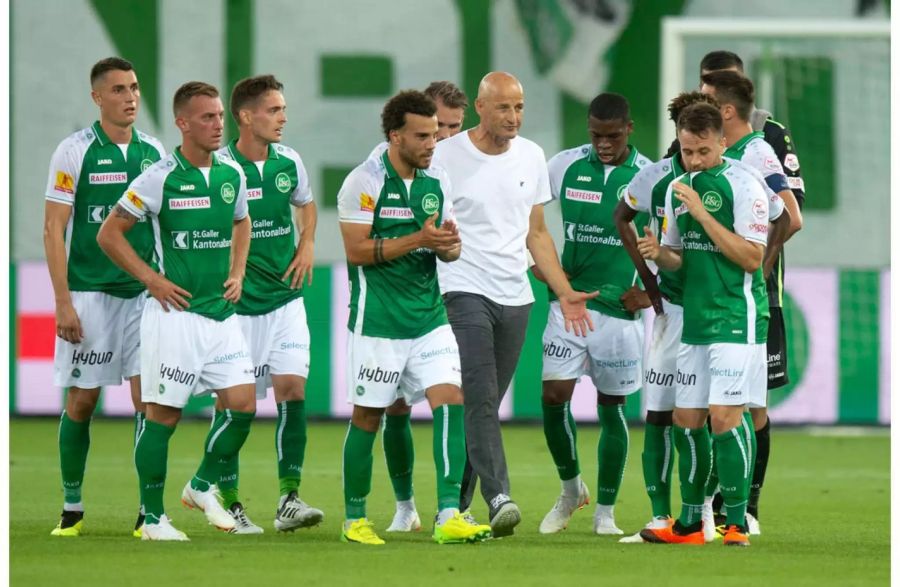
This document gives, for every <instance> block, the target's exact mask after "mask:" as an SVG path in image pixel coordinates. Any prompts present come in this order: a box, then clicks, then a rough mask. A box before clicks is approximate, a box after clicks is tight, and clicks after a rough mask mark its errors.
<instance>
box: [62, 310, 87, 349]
mask: <svg viewBox="0 0 900 587" xmlns="http://www.w3.org/2000/svg"><path fill="white" fill-rule="evenodd" d="M56 336H58V337H60V338H61V339H63V340H65V341H67V342H71V343H73V344H78V343H79V342H81V341H82V340H84V330H82V329H81V320H80V319H79V318H78V312H76V311H75V306H73V305H72V302H71V301H67V302H64V303H60V304H56Z"/></svg>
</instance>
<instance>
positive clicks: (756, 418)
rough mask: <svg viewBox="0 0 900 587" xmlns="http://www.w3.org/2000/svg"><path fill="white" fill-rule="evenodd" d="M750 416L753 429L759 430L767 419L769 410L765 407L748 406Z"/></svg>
mask: <svg viewBox="0 0 900 587" xmlns="http://www.w3.org/2000/svg"><path fill="white" fill-rule="evenodd" d="M750 417H751V418H753V429H754V430H761V429H763V428H765V426H766V422H768V421H769V411H768V409H766V408H750Z"/></svg>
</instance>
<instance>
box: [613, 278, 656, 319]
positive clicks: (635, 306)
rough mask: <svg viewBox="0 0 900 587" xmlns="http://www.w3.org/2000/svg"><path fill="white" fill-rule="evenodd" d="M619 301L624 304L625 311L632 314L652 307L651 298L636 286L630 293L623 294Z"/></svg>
mask: <svg viewBox="0 0 900 587" xmlns="http://www.w3.org/2000/svg"><path fill="white" fill-rule="evenodd" d="M619 301H620V302H622V306H624V308H625V311H626V312H631V313H632V314H633V313H635V312H637V311H639V310H643V309H644V308H649V307H650V306H651V303H650V296H649V295H647V292H645V291H644V290H642V289H641V288H639V287H638V286H636V285H632V286H631V287H630V288H629V289H628V291H626V292H625V293H623V294H622V296H621V297H620V298H619Z"/></svg>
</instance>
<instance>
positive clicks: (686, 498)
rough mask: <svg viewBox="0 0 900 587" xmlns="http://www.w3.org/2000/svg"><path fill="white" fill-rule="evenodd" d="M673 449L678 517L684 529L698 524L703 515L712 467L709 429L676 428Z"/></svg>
mask: <svg viewBox="0 0 900 587" xmlns="http://www.w3.org/2000/svg"><path fill="white" fill-rule="evenodd" d="M675 447H676V448H677V449H678V479H679V481H680V483H681V517H679V518H678V520H679V521H680V522H681V524H682V525H683V526H690V525H692V524H696V523H697V522H699V521H700V517H701V515H702V513H703V494H704V492H705V490H706V482H707V480H708V479H709V470H710V468H711V467H712V447H711V441H710V438H709V430H707V428H706V426H703V427H702V428H681V427H680V426H675Z"/></svg>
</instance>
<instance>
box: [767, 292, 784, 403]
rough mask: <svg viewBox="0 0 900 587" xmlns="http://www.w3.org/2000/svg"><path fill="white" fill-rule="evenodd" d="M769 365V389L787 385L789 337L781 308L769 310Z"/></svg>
mask: <svg viewBox="0 0 900 587" xmlns="http://www.w3.org/2000/svg"><path fill="white" fill-rule="evenodd" d="M766 354H767V356H768V363H769V387H768V388H769V389H776V388H778V387H782V386H784V385H787V383H788V374H787V361H788V357H787V337H786V336H785V331H784V314H783V313H782V310H781V308H772V307H770V308H769V339H768V340H767V341H766Z"/></svg>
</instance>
